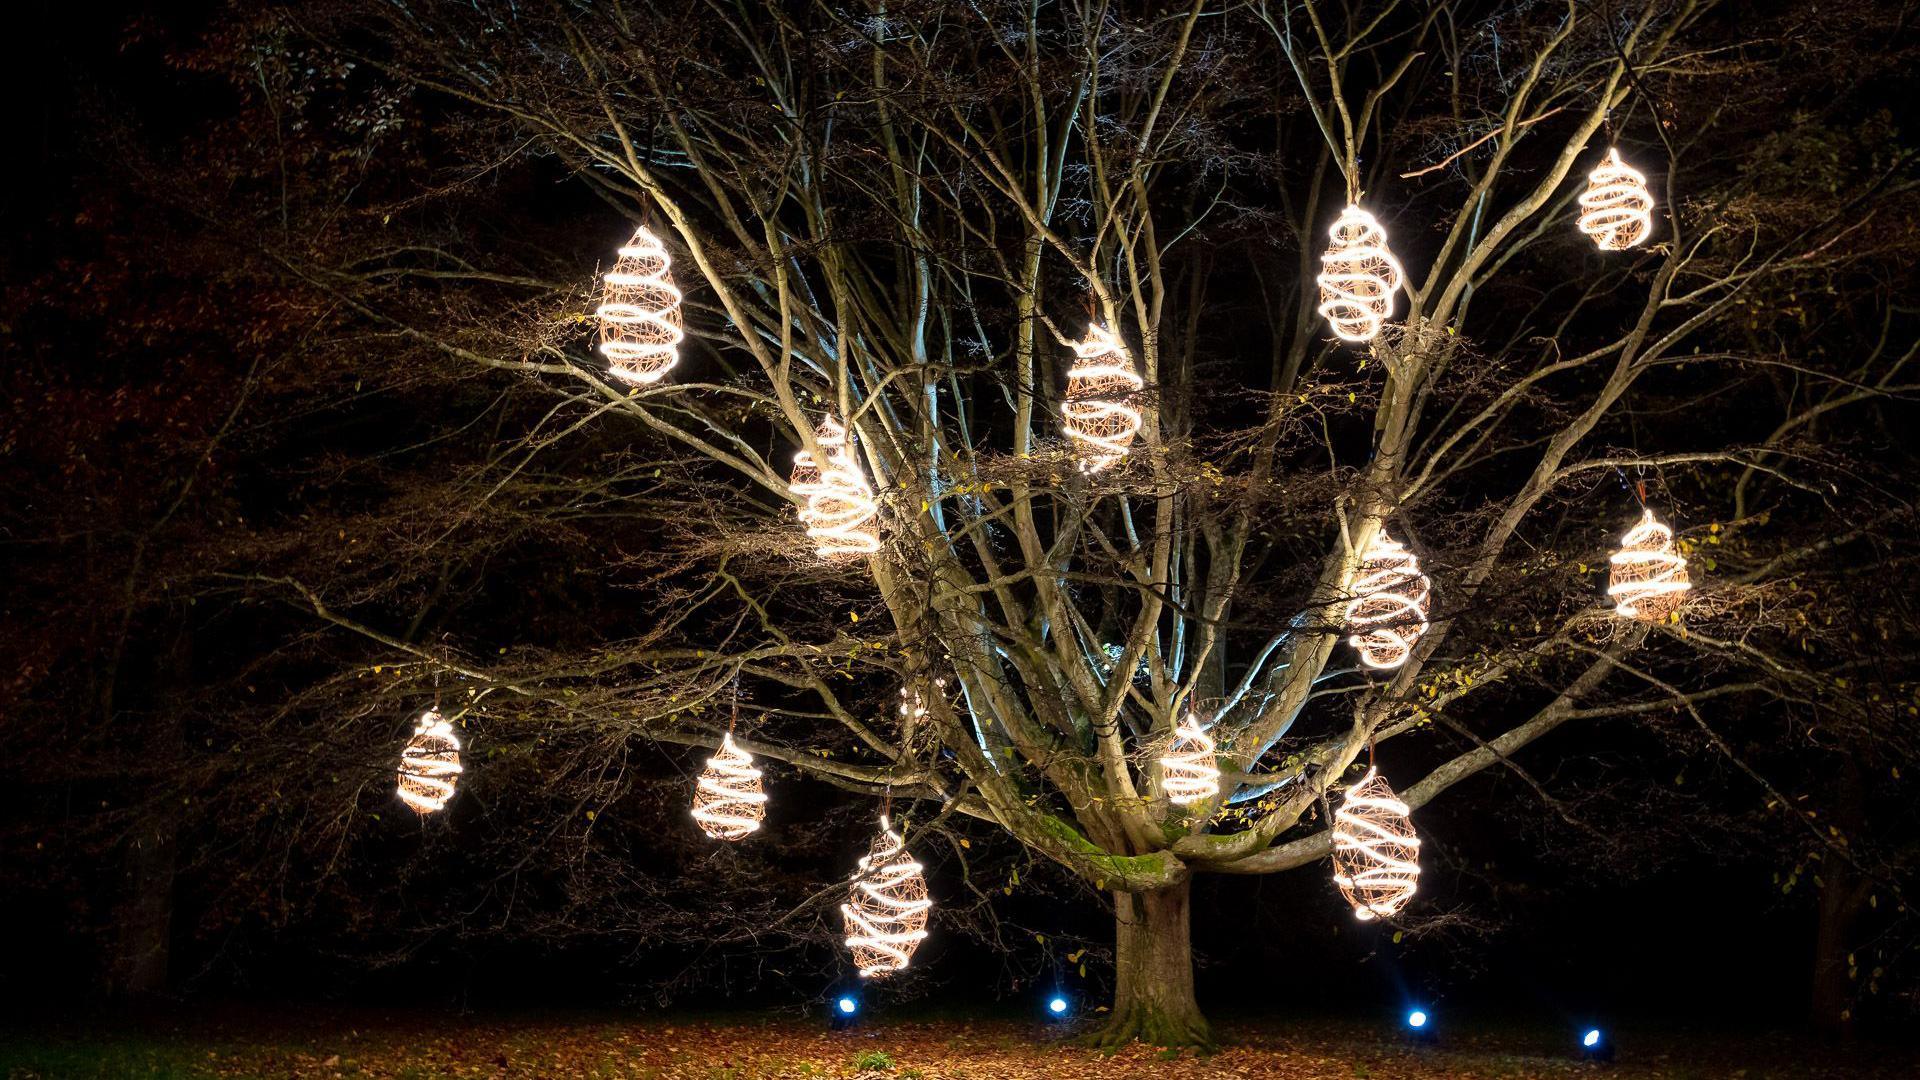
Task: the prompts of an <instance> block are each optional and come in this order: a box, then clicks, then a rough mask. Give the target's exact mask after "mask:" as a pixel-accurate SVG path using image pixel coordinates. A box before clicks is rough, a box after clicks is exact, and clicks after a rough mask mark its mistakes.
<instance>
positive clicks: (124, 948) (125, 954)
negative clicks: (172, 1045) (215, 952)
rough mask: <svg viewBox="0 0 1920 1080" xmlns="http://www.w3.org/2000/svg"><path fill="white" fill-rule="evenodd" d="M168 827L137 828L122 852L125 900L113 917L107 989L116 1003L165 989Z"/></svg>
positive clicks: (171, 854) (170, 859)
mask: <svg viewBox="0 0 1920 1080" xmlns="http://www.w3.org/2000/svg"><path fill="white" fill-rule="evenodd" d="M176 851H177V849H176V847H175V845H174V838H173V826H172V824H171V823H170V822H165V821H160V822H154V823H152V824H151V825H150V826H149V827H148V828H143V829H141V830H139V832H138V833H137V834H136V835H135V836H134V837H133V839H132V840H131V841H130V843H129V846H128V849H127V874H126V898H125V900H124V901H122V902H121V903H120V904H119V905H117V909H116V911H115V912H114V922H115V924H116V925H115V926H114V928H113V938H112V941H113V946H112V948H113V952H112V955H111V956H110V957H109V970H108V989H109V992H110V993H111V994H112V996H114V997H116V998H122V999H126V998H143V997H150V996H152V995H154V994H158V993H161V992H163V991H165V990H166V988H167V978H168V967H169V960H170V958H171V952H172V949H171V945H172V937H173V876H174V870H175V862H176Z"/></svg>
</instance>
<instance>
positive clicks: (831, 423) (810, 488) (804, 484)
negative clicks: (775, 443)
mask: <svg viewBox="0 0 1920 1080" xmlns="http://www.w3.org/2000/svg"><path fill="white" fill-rule="evenodd" d="M846 438H847V431H846V429H845V428H843V427H841V426H840V422H839V421H838V420H835V419H834V418H833V417H831V416H829V417H827V418H826V419H825V420H822V421H820V426H819V427H816V428H814V430H813V441H814V442H816V443H819V444H820V445H821V446H825V445H826V442H827V440H830V439H835V440H839V441H841V442H845V441H846ZM787 490H788V491H791V492H793V494H794V495H795V496H797V497H799V498H801V499H810V498H812V497H813V495H814V493H815V492H817V491H819V490H820V463H819V462H817V461H815V460H813V453H812V452H811V451H809V450H805V449H802V450H801V451H800V452H799V453H797V454H795V455H793V474H792V475H791V476H789V477H788V478H787Z"/></svg>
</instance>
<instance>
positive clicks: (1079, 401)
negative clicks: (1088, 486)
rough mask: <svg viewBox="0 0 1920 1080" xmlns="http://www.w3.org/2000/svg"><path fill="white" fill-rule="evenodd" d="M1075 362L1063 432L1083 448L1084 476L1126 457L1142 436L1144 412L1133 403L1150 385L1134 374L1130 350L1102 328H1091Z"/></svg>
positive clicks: (1063, 407)
mask: <svg viewBox="0 0 1920 1080" xmlns="http://www.w3.org/2000/svg"><path fill="white" fill-rule="evenodd" d="M1073 356H1074V361H1073V367H1071V368H1070V369H1068V371H1067V395H1066V399H1065V400H1064V401H1062V402H1061V403H1060V418H1061V427H1062V428H1063V429H1064V430H1065V431H1066V433H1067V437H1068V438H1071V439H1073V440H1074V442H1076V443H1078V444H1079V445H1078V447H1077V450H1078V452H1079V457H1080V471H1081V472H1083V473H1097V472H1099V471H1101V470H1102V469H1106V468H1108V467H1110V466H1112V465H1115V464H1117V463H1118V462H1119V461H1120V459H1122V458H1124V457H1126V456H1127V450H1128V448H1129V447H1131V446H1132V445H1133V438H1134V436H1135V435H1138V434H1139V433H1140V410H1139V409H1136V408H1134V406H1133V404H1132V403H1131V401H1130V399H1131V398H1132V397H1133V395H1135V394H1137V393H1139V392H1140V389H1141V388H1142V387H1144V386H1145V385H1146V382H1145V380H1143V379H1141V378H1140V375H1139V373H1138V372H1136V371H1134V370H1133V358H1132V357H1131V356H1129V355H1128V354H1127V346H1126V344H1125V343H1124V342H1122V341H1121V340H1120V338H1119V337H1118V336H1117V335H1115V334H1114V333H1113V332H1112V331H1110V330H1108V329H1107V328H1106V327H1104V326H1100V325H1099V324H1097V323H1089V324H1088V325H1087V338H1086V340H1085V341H1081V342H1078V343H1076V344H1075V345H1074V346H1073Z"/></svg>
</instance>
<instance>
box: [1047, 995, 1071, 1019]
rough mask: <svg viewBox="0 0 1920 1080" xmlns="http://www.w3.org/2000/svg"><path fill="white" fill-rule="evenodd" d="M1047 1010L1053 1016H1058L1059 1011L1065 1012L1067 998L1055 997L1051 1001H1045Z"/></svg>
mask: <svg viewBox="0 0 1920 1080" xmlns="http://www.w3.org/2000/svg"><path fill="white" fill-rule="evenodd" d="M1047 1011H1048V1012H1051V1013H1052V1014H1053V1015H1055V1016H1059V1015H1060V1014H1061V1013H1063V1012H1066V1011H1067V999H1066V998H1063V997H1057V998H1054V999H1053V1000H1052V1001H1049V1002H1047Z"/></svg>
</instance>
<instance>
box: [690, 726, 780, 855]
mask: <svg viewBox="0 0 1920 1080" xmlns="http://www.w3.org/2000/svg"><path fill="white" fill-rule="evenodd" d="M766 816H767V793H766V792H765V791H763V790H761V787H760V770H759V769H756V768H754V767H753V755H751V754H749V753H747V752H746V751H745V750H742V749H740V748H739V747H738V746H735V745H734V742H733V733H732V732H728V733H727V734H726V736H725V737H724V738H722V739H721V740H720V752H719V753H718V754H715V755H714V756H712V757H710V758H708V759H707V767H706V770H705V771H704V772H702V773H701V774H700V780H699V782H698V783H697V784H695V785H694V789H693V820H695V821H697V822H699V823H700V831H702V832H704V833H706V834H707V835H708V836H711V837H713V838H714V839H715V840H740V839H743V838H745V837H746V835H747V834H748V833H751V832H753V831H754V830H755V829H758V828H759V827H760V822H761V821H763V820H764V819H765V818H766Z"/></svg>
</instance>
